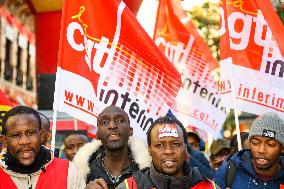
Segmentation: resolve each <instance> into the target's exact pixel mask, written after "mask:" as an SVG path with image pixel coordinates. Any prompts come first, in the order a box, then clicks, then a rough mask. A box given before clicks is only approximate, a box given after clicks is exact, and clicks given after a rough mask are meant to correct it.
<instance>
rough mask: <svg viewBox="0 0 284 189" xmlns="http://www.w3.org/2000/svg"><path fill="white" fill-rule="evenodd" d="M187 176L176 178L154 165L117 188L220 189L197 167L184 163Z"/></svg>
mask: <svg viewBox="0 0 284 189" xmlns="http://www.w3.org/2000/svg"><path fill="white" fill-rule="evenodd" d="M184 172H185V173H186V175H185V176H183V177H180V178H176V177H173V176H168V175H164V174H161V173H158V172H157V171H156V169H155V168H154V166H153V165H152V166H151V167H150V168H146V169H143V170H141V171H139V172H136V173H134V175H133V176H132V177H129V178H127V179H126V180H124V182H122V183H121V184H119V185H118V187H117V188H116V189H218V188H219V187H218V186H217V185H215V184H214V182H212V181H210V180H208V179H206V178H205V177H203V176H202V175H201V174H200V173H199V171H198V169H197V168H194V169H190V168H189V166H188V164H187V163H185V164H184Z"/></svg>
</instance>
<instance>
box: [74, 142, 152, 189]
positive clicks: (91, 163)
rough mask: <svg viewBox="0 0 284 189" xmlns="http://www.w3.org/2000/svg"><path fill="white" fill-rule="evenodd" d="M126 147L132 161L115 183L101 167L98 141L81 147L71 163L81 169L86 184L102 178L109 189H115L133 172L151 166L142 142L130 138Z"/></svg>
mask: <svg viewBox="0 0 284 189" xmlns="http://www.w3.org/2000/svg"><path fill="white" fill-rule="evenodd" d="M128 146H129V155H130V157H131V159H132V160H133V161H132V163H131V165H130V166H129V167H128V168H126V169H125V170H124V171H123V173H122V175H121V177H120V178H119V179H118V180H116V181H112V180H111V179H110V177H109V175H108V173H107V171H106V170H105V168H104V167H103V165H102V159H103V157H104V147H103V146H102V143H101V142H100V141H99V140H93V141H92V142H91V143H87V144H85V145H84V146H83V147H81V148H80V149H79V151H78V152H77V154H76V155H75V157H74V159H73V162H74V163H75V164H76V165H77V166H78V167H79V168H80V169H81V171H82V173H83V177H84V179H85V181H86V183H89V182H90V181H92V180H95V179H98V178H103V179H104V180H105V181H106V183H107V184H108V187H109V189H111V188H115V187H116V186H117V185H118V184H119V183H121V182H122V181H123V180H124V179H126V178H128V177H130V176H132V174H133V172H136V171H138V170H140V169H143V168H145V167H149V166H150V165H151V157H150V155H149V153H148V149H147V146H146V144H145V143H144V141H142V140H138V139H134V138H133V137H131V138H130V139H129V141H128Z"/></svg>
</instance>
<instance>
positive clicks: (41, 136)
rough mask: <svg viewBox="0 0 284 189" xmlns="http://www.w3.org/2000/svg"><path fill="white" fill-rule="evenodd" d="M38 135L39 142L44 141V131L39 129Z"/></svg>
mask: <svg viewBox="0 0 284 189" xmlns="http://www.w3.org/2000/svg"><path fill="white" fill-rule="evenodd" d="M39 135H40V141H41V142H42V141H44V136H45V130H44V129H41V130H39Z"/></svg>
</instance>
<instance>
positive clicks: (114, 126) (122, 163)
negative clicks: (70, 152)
mask: <svg viewBox="0 0 284 189" xmlns="http://www.w3.org/2000/svg"><path fill="white" fill-rule="evenodd" d="M97 126H98V132H97V135H98V140H94V141H93V142H91V143H88V144H86V145H84V146H83V147H81V148H80V149H79V151H78V152H77V154H76V155H75V157H74V160H73V161H74V162H75V164H77V165H78V167H79V168H81V170H82V172H83V175H84V177H85V180H86V183H87V184H88V185H87V188H106V187H108V188H109V189H111V188H115V187H116V186H117V185H118V184H119V183H120V182H122V181H123V180H124V179H126V178H128V177H129V176H131V175H132V174H133V172H135V171H138V170H139V169H141V168H144V167H147V166H150V156H149V154H148V151H147V147H146V144H145V143H144V142H143V141H139V140H137V139H133V138H130V137H131V136H132V134H133V130H132V128H131V127H130V121H129V117H128V115H127V113H126V112H125V111H123V110H122V109H121V108H119V107H116V106H108V107H107V108H105V109H104V110H103V111H102V112H101V113H100V114H99V115H98V123H97Z"/></svg>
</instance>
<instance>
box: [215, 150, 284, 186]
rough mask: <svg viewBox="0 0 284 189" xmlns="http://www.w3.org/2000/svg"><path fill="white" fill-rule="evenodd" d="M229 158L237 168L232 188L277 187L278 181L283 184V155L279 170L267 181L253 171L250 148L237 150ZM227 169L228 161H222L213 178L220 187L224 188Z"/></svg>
mask: <svg viewBox="0 0 284 189" xmlns="http://www.w3.org/2000/svg"><path fill="white" fill-rule="evenodd" d="M231 160H232V161H233V162H234V163H235V165H236V166H237V168H238V169H237V173H236V177H235V180H234V182H233V185H232V189H240V188H242V189H279V188H280V183H282V185H283V184H284V157H281V156H280V162H279V163H280V165H281V170H280V171H279V172H278V173H277V175H276V176H275V177H273V178H272V179H270V180H269V181H268V182H264V181H263V180H262V179H261V177H259V176H258V175H257V174H256V172H255V171H254V168H253V164H252V161H251V160H252V155H251V151H250V150H242V151H239V152H238V153H237V154H235V155H234V156H232V157H231ZM227 169H228V162H224V163H223V165H222V166H221V167H220V168H219V169H218V170H217V172H216V175H215V177H214V179H213V180H214V181H215V182H216V184H218V185H219V186H220V187H221V188H222V189H223V188H226V183H225V182H226V181H225V176H226V173H227Z"/></svg>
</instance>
